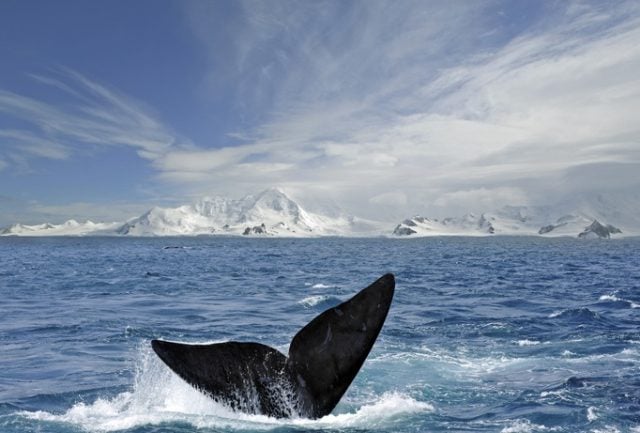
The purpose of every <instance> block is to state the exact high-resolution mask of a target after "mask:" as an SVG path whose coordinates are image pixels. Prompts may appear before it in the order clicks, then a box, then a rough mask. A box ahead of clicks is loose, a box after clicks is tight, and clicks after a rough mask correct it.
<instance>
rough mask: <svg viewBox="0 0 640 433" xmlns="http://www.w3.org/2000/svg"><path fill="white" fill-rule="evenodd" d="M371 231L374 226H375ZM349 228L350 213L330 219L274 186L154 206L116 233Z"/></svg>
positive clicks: (332, 231) (303, 232)
mask: <svg viewBox="0 0 640 433" xmlns="http://www.w3.org/2000/svg"><path fill="white" fill-rule="evenodd" d="M370 230H375V225H372V226H371V227H370ZM364 231H365V232H366V229H365V230H364ZM354 232H357V224H356V222H355V220H354V219H353V218H348V217H338V218H331V217H327V216H324V215H318V214H313V213H310V212H307V211H305V210H304V209H303V208H302V207H301V206H300V205H299V204H298V203H296V202H295V201H293V200H292V199H291V198H289V197H288V196H287V195H286V194H285V193H284V192H283V191H281V190H279V189H277V188H270V189H267V190H265V191H263V192H261V193H260V194H258V195H257V196H253V195H249V196H246V197H244V198H242V199H240V200H230V199H227V198H224V197H213V198H204V199H202V200H200V201H198V202H196V203H194V204H192V205H184V206H180V207H177V208H159V207H156V208H153V209H151V210H149V211H148V212H146V213H145V214H143V215H141V216H140V217H138V218H134V219H132V220H130V221H128V222H126V223H125V224H123V225H122V226H121V227H120V228H118V230H117V233H119V234H122V235H135V236H171V235H205V234H206V235H215V234H227V235H262V236H265V235H266V236H300V237H305V236H327V235H345V234H352V233H354Z"/></svg>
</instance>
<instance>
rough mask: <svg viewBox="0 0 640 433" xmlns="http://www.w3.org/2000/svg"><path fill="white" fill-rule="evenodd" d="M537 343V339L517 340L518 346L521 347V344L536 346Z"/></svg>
mask: <svg viewBox="0 0 640 433" xmlns="http://www.w3.org/2000/svg"><path fill="white" fill-rule="evenodd" d="M538 344H540V342H539V341H533V340H518V346H520V347H523V346H537V345H538Z"/></svg>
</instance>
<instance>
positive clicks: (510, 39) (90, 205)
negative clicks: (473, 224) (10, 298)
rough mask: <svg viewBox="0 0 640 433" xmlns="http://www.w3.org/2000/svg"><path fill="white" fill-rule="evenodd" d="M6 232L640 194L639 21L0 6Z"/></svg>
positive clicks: (412, 10)
mask: <svg viewBox="0 0 640 433" xmlns="http://www.w3.org/2000/svg"><path fill="white" fill-rule="evenodd" d="M0 65H1V67H0V226H2V225H8V224H11V223H15V222H23V223H39V222H45V221H48V222H61V221H64V220H66V219H69V218H75V219H78V220H84V219H87V218H90V219H93V220H101V221H117V220H125V219H128V218H131V217H134V216H137V215H139V214H140V213H142V212H143V211H145V210H147V209H148V208H150V207H152V206H156V205H160V206H173V205H177V204H183V203H189V202H191V201H194V200H196V199H198V198H200V197H203V196H214V195H223V196H227V197H230V198H240V197H242V196H244V195H245V194H249V193H257V192H260V191H261V190H263V189H265V188H267V187H280V188H282V189H283V190H285V191H286V192H287V193H289V194H290V195H291V196H292V197H294V198H295V199H298V200H299V201H300V202H301V203H302V204H303V205H305V206H307V207H308V208H309V209H310V210H321V209H323V208H324V207H327V206H332V207H334V208H339V209H343V210H344V211H345V212H348V213H351V214H355V215H359V216H363V217H367V218H372V219H379V220H382V219H387V220H394V219H398V218H404V217H408V216H411V215H414V214H423V215H427V216H429V215H433V216H444V215H447V214H448V215H457V214H460V213H463V212H469V211H475V212H482V211H487V210H493V209H496V208H498V207H500V206H504V205H552V204H554V203H560V202H563V201H567V200H570V199H571V198H572V197H578V196H580V197H591V196H597V195H602V194H608V195H610V196H613V197H619V199H620V200H622V201H624V200H625V198H626V197H631V196H634V195H635V197H637V194H638V191H640V74H639V73H638V71H640V3H638V2H637V1H628V2H626V1H609V2H602V1H594V2H584V1H539V0H530V1H528V0H518V1H490V0H489V1H482V2H475V1H462V0H459V1H424V0H420V1H415V2H414V1H411V0H402V1H379V0H371V1H364V0H361V1H357V0H353V1H224V0H220V1H169V0H153V1H151V0H149V1H146V0H138V1H135V2H131V1H122V0H114V1H109V2H87V1H70V0H63V1H57V2H50V1H44V0H43V1H33V0H5V1H2V2H0Z"/></svg>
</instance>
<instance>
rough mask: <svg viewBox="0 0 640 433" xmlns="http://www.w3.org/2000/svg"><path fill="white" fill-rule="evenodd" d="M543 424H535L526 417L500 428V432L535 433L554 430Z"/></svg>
mask: <svg viewBox="0 0 640 433" xmlns="http://www.w3.org/2000/svg"><path fill="white" fill-rule="evenodd" d="M552 430H553V429H550V428H548V427H545V426H543V425H538V424H533V423H532V422H531V421H529V420H526V419H524V420H523V419H518V420H515V421H514V422H513V423H512V424H510V425H508V426H507V427H505V428H503V429H502V430H500V433H533V432H538V431H552Z"/></svg>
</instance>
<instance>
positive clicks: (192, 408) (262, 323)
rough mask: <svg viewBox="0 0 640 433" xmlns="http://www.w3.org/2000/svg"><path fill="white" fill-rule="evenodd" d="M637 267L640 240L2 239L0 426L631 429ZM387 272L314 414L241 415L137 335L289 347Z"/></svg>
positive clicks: (639, 426)
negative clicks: (341, 370)
mask: <svg viewBox="0 0 640 433" xmlns="http://www.w3.org/2000/svg"><path fill="white" fill-rule="evenodd" d="M167 247H172V248H167ZM173 247H175V248H173ZM639 263H640V239H625V240H615V241H585V240H577V239H540V238H516V237H491V238H427V239H408V240H393V239H340V238H331V239H329V238H323V239H245V238H223V237H204V238H200V237H196V238H153V239H143V238H93V237H88V238H6V237H5V238H0V432H6V433H10V432H53V433H62V432H84V431H89V432H91V431H100V432H102V431H124V432H136V433H143V432H193V431H197V432H255V431H260V432H263V431H266V432H278V433H283V432H300V431H314V432H315V431H327V432H334V431H339V432H356V431H357V432H442V431H448V432H504V433H515V432H572V433H573V432H594V433H597V432H635V433H638V432H640V267H639ZM385 272H393V273H394V274H395V275H396V278H397V289H396V295H395V299H394V303H393V305H392V307H391V311H390V313H389V317H388V319H387V322H386V324H385V326H384V328H383V329H382V332H381V334H380V337H379V339H378V341H377V343H376V345H375V346H374V349H373V351H372V352H371V354H370V356H369V359H368V360H367V362H365V364H364V366H363V368H362V370H361V371H360V373H359V375H358V376H357V377H356V379H355V381H354V383H353V384H352V386H351V387H350V389H349V390H348V392H347V394H346V395H345V396H344V398H343V399H342V401H341V402H340V404H339V405H338V407H337V408H336V409H335V411H334V413H333V414H332V415H330V416H327V417H325V418H322V419H319V420H314V421H311V420H304V419H293V420H277V419H271V418H268V417H265V416H258V415H246V414H242V413H235V412H233V411H232V410H230V409H228V408H226V407H224V406H222V405H220V404H218V403H215V402H213V401H212V400H210V399H209V398H207V397H206V396H203V395H201V394H199V393H198V392H197V391H195V390H194V389H192V388H191V387H190V386H189V385H187V384H185V383H184V382H182V381H181V380H180V379H179V378H178V377H177V376H175V375H174V374H173V373H172V372H171V371H170V370H169V369H168V368H167V367H165V366H164V365H163V364H162V363H161V362H160V361H159V360H158V359H157V357H156V356H155V354H153V352H152V351H151V350H150V345H149V342H150V340H151V339H153V338H165V339H171V340H177V341H185V342H220V341H226V340H240V341H259V342H261V343H265V344H268V345H271V346H274V347H276V348H278V349H280V350H281V351H283V352H285V353H286V351H287V348H288V344H289V342H290V339H291V337H292V336H293V335H294V334H295V333H296V332H297V331H298V330H299V329H300V328H301V327H302V326H303V325H305V324H306V323H307V322H308V321H309V320H311V319H312V318H313V317H314V316H315V315H317V314H319V313H320V312H322V311H323V310H325V309H327V308H329V307H331V306H333V305H335V304H337V303H339V302H341V301H342V300H345V299H347V298H348V297H350V296H351V295H352V294H354V293H355V292H356V291H357V290H359V289H361V288H363V287H365V286H366V285H368V284H369V283H371V282H372V281H374V280H375V279H376V278H378V277H379V276H381V275H382V274H383V273H385Z"/></svg>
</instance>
